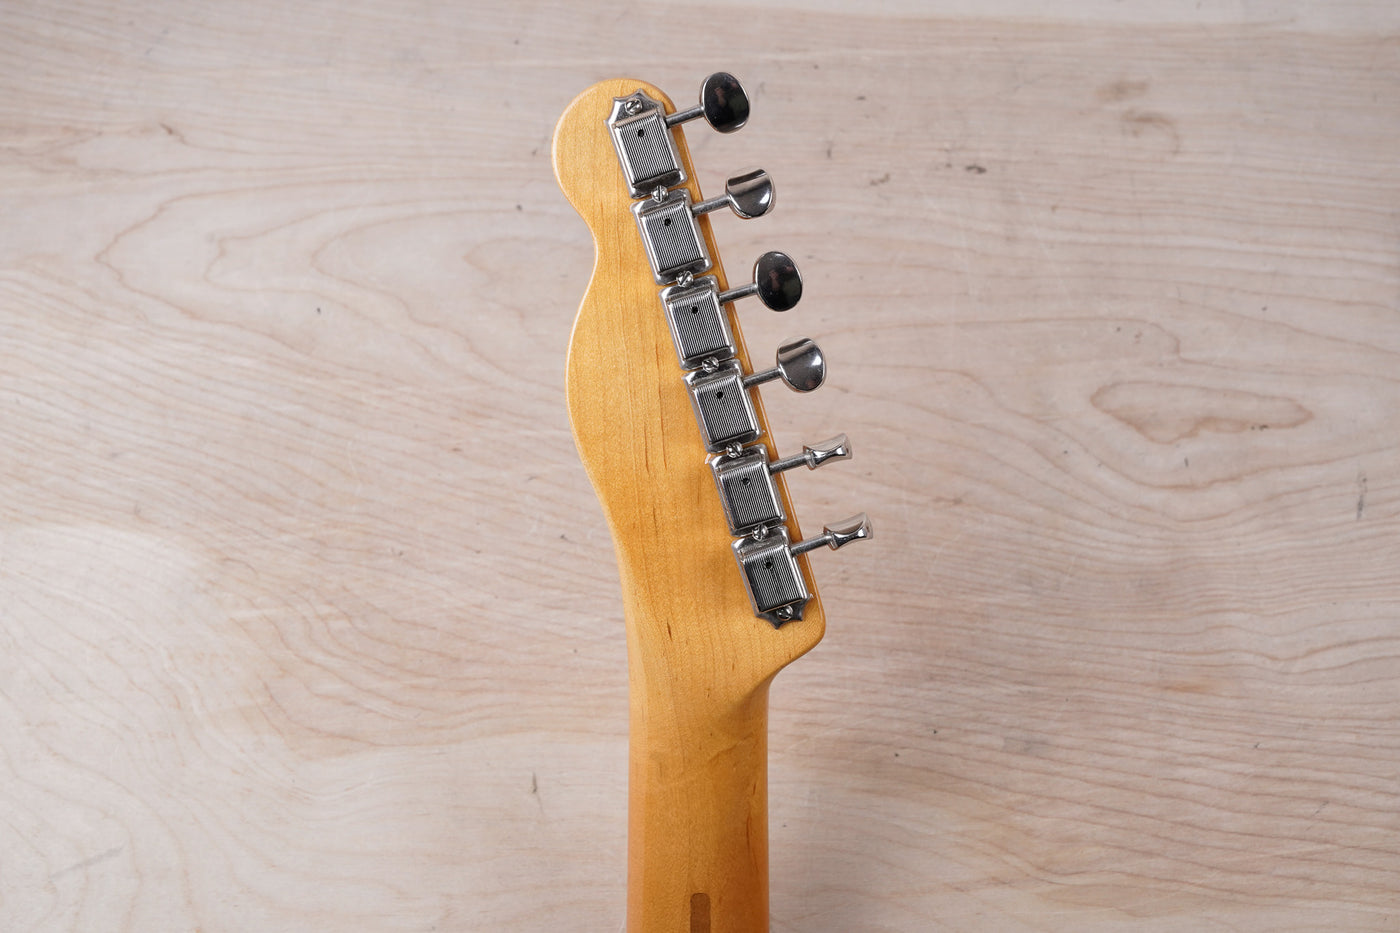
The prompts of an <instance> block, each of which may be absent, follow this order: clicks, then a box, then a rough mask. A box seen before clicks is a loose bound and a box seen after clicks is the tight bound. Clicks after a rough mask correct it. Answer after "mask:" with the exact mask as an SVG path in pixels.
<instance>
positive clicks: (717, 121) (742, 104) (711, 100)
mask: <svg viewBox="0 0 1400 933" xmlns="http://www.w3.org/2000/svg"><path fill="white" fill-rule="evenodd" d="M700 106H702V107H704V108H705V122H707V123H709V124H710V126H713V127H714V128H715V129H717V130H719V131H720V132H721V133H732V132H734V131H735V130H737V129H740V128H742V127H743V125H744V124H745V123H747V122H748V120H749V95H747V94H745V93H744V86H743V85H742V84H740V83H739V79H738V78H736V77H734V76H733V75H732V74H729V73H728V72H725V71H717V72H715V73H714V74H712V75H710V76H709V77H708V78H706V79H705V83H704V84H702V85H701V86H700Z"/></svg>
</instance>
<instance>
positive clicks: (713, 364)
mask: <svg viewBox="0 0 1400 933" xmlns="http://www.w3.org/2000/svg"><path fill="white" fill-rule="evenodd" d="M773 379H781V380H782V381H783V382H785V383H787V385H788V388H790V389H792V390H793V391H795V392H811V391H812V390H813V389H816V388H818V387H819V386H820V385H821V384H822V382H823V381H825V379H826V361H825V360H824V359H823V358H822V351H821V348H820V347H818V346H817V344H816V342H815V341H813V340H809V339H808V338H806V337H801V338H799V339H797V340H793V341H791V342H789V343H785V344H783V345H782V346H781V347H779V348H778V353H777V365H776V366H774V367H773V368H772V369H766V370H763V371H762V372H757V373H750V374H749V375H747V376H746V375H744V373H743V370H741V369H740V368H739V363H738V361H737V360H724V361H722V362H721V361H715V360H707V361H706V365H705V366H704V368H702V369H700V370H699V371H697V372H693V373H691V374H689V375H688V376H686V385H687V387H688V388H689V389H690V402H691V405H692V406H693V407H694V408H695V417H696V420H697V421H698V422H699V423H700V433H701V435H702V438H701V439H702V440H703V441H704V443H705V449H706V450H708V451H709V452H710V453H718V452H719V451H721V450H724V449H725V448H726V447H729V446H731V445H734V444H747V443H749V442H750V441H754V440H757V439H758V436H759V434H761V433H762V431H761V429H760V428H759V425H758V415H757V414H756V413H755V412H754V407H753V399H751V398H749V393H748V390H749V389H750V388H752V387H753V386H756V385H760V384H762V383H764V382H768V381H770V380H773Z"/></svg>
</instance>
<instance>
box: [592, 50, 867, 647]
mask: <svg viewBox="0 0 1400 933" xmlns="http://www.w3.org/2000/svg"><path fill="white" fill-rule="evenodd" d="M700 117H703V118H704V119H705V121H706V122H708V123H709V124H710V126H712V127H713V128H714V129H716V130H718V131H719V132H721V133H732V132H734V131H735V130H737V129H739V128H740V127H742V126H743V125H744V124H745V122H746V121H747V120H748V117H749V98H748V95H747V94H746V93H745V92H744V89H743V87H742V86H741V85H740V84H739V82H738V80H737V79H735V78H734V76H733V75H730V74H727V73H725V72H716V73H715V74H712V75H710V76H709V77H708V78H706V79H705V81H704V83H703V84H702V86H701V88H700V103H699V105H698V106H695V107H690V108H688V109H686V110H678V111H676V112H673V113H670V114H667V113H666V112H665V106H664V105H663V104H662V103H661V102H660V101H658V100H656V99H654V98H652V97H650V96H648V95H647V94H646V93H645V92H643V91H641V90H638V91H635V92H633V93H632V94H629V95H627V96H626V97H619V98H614V100H613V107H612V112H611V114H610V115H609V116H608V119H607V124H608V130H609V133H610V134H611V136H612V141H613V146H614V147H615V148H616V149H617V155H618V162H619V164H620V165H621V168H622V173H623V176H624V179H625V181H626V184H627V190H628V192H629V193H630V194H631V196H632V198H633V199H634V200H635V201H636V203H634V204H633V205H632V212H633V215H634V216H635V218H636V221H637V229H638V231H639V232H640V234H641V238H642V244H643V247H644V248H645V250H646V254H647V260H648V262H649V263H650V264H651V270H652V276H653V277H654V278H655V280H656V283H657V284H658V285H664V286H667V287H666V288H663V289H662V290H661V303H662V306H663V307H664V309H665V313H666V319H667V323H668V324H669V325H670V329H671V336H672V337H673V338H674V341H675V346H676V355H677V357H678V358H679V360H680V365H681V369H683V370H687V371H688V372H686V374H685V376H684V379H685V383H686V388H687V391H688V392H689V395H690V401H691V405H692V407H693V408H694V409H695V418H696V421H697V423H698V424H699V427H700V433H701V440H702V442H703V443H704V446H705V449H706V450H707V451H709V452H710V454H711V455H712V456H711V457H710V460H709V464H710V468H711V471H712V472H713V474H714V479H715V486H716V488H717V489H718V491H719V498H720V503H721V505H722V506H723V509H724V514H725V521H726V522H727V524H728V527H729V531H730V534H732V535H734V536H736V537H738V538H739V540H737V541H735V542H734V543H733V545H732V547H733V550H734V556H735V559H736V560H737V561H738V564H739V569H740V571H741V574H742V576H743V578H744V586H745V588H746V589H747V591H748V594H749V598H750V600H752V602H753V609H754V614H755V615H757V616H759V617H761V618H764V619H767V620H768V621H769V622H771V623H772V624H773V625H774V626H775V627H776V626H781V625H783V624H784V623H787V622H790V621H793V620H797V619H801V618H802V615H803V612H804V610H805V608H806V606H807V603H808V602H809V601H810V600H811V595H810V593H809V592H808V589H807V584H806V580H805V579H804V577H803V574H802V571H801V568H800V567H799V566H798V563H797V557H798V556H799V555H801V554H805V553H807V552H808V551H812V550H815V549H816V548H819V547H822V546H823V545H825V546H827V547H830V548H832V549H833V550H835V549H837V548H841V547H844V546H845V545H847V544H849V543H850V542H852V541H856V540H859V539H861V538H869V537H871V528H870V520H869V519H868V518H866V516H865V515H864V514H861V515H857V516H855V517H854V518H851V519H848V520H846V521H844V522H838V523H836V524H834V525H828V526H827V527H826V528H824V529H823V530H822V533H821V534H820V535H817V536H816V537H813V538H808V539H806V540H804V541H798V542H797V543H793V542H792V540H791V538H790V537H789V532H788V529H787V527H786V525H785V522H786V521H787V516H786V514H785V513H784V508H783V502H782V498H781V496H779V494H778V488H777V484H776V482H775V481H774V479H773V477H774V476H775V475H777V474H778V473H781V472H783V471H784V470H791V469H794V468H796V467H798V466H806V467H807V468H808V469H813V470H814V469H816V468H817V467H819V466H821V465H822V464H824V463H826V462H828V461H831V460H845V459H848V458H849V457H850V456H851V449H850V443H849V441H847V439H846V435H844V434H839V435H837V436H836V437H833V438H831V439H829V440H826V441H822V442H821V443H819V444H814V445H811V446H807V447H803V448H802V452H801V453H800V454H794V455H792V456H789V457H783V458H781V459H775V460H771V461H770V460H769V459H768V448H767V447H765V446H764V445H763V444H761V443H756V441H757V440H758V439H759V437H760V436H761V434H762V433H763V430H762V427H761V426H760V425H759V423H758V415H757V413H756V411H755V409H754V401H753V398H752V396H750V394H749V389H750V388H752V387H754V386H757V385H761V384H763V383H765V382H769V381H771V380H774V379H781V380H782V381H783V382H785V383H787V385H788V387H789V388H791V389H793V390H794V391H797V392H810V391H812V390H813V389H816V388H818V387H819V386H821V384H822V383H823V382H824V381H825V379H826V360H825V358H824V356H823V355H822V352H821V349H820V348H819V347H818V346H817V345H816V343H814V342H813V341H811V340H809V339H807V338H805V337H803V338H799V339H797V340H792V341H789V342H788V343H785V344H783V345H782V346H781V347H779V348H778V352H777V356H776V365H775V366H774V368H772V369H766V370H763V371H761V372H755V373H750V374H748V375H745V374H744V372H743V370H742V368H741V366H740V364H739V362H738V360H737V359H735V357H736V356H737V355H738V345H737V341H736V340H735V337H734V333H733V330H732V329H731V323H730V320H729V316H728V312H726V310H725V307H724V306H725V305H727V304H730V303H732V302H735V301H738V300H740V299H742V298H747V297H749V296H750V295H757V296H758V298H759V300H760V301H762V302H763V304H764V305H765V306H767V307H768V308H770V309H772V310H774V311H788V310H790V309H791V308H793V307H794V306H795V305H796V304H797V303H798V301H799V300H800V299H801V297H802V276H801V275H800V274H799V273H798V271H797V265H796V263H794V262H793V261H792V259H791V258H790V257H789V256H787V255H785V254H784V253H779V252H768V253H764V254H763V255H762V256H760V257H759V259H758V261H757V262H756V263H754V268H753V281H752V282H749V283H746V284H744V285H739V286H737V287H734V288H729V289H725V290H723V291H721V290H720V287H719V280H718V278H717V277H716V276H714V275H704V273H705V272H706V271H708V270H709V269H710V268H711V266H712V265H713V263H712V261H711V258H710V254H709V249H708V246H707V244H706V241H705V236H704V234H703V233H702V232H701V230H700V225H699V223H698V220H697V218H698V217H699V216H700V215H702V214H708V213H710V212H711V211H715V210H718V209H720V208H721V207H728V208H729V209H730V210H732V211H734V213H735V214H736V215H738V216H739V217H741V218H744V219H751V218H754V217H762V216H764V215H765V214H768V213H770V212H771V211H772V210H773V205H774V197H775V195H774V189H773V181H772V179H770V178H769V177H768V174H767V173H766V172H764V171H763V170H761V169H755V170H753V171H751V172H745V173H744V174H741V175H736V176H734V177H732V178H730V179H729V180H728V182H726V183H725V186H724V193H723V194H721V195H718V196H716V197H713V198H707V199H705V200H702V201H698V202H696V201H695V200H694V199H693V198H692V195H691V193H690V191H689V190H688V189H687V188H686V187H681V186H684V185H685V183H686V182H687V176H686V172H685V170H684V168H682V166H681V159H680V155H679V150H678V148H677V143H676V138H675V134H673V133H672V129H673V128H674V127H676V126H679V125H680V124H682V123H685V122H687V121H689V120H694V119H697V118H700ZM745 445H749V446H745Z"/></svg>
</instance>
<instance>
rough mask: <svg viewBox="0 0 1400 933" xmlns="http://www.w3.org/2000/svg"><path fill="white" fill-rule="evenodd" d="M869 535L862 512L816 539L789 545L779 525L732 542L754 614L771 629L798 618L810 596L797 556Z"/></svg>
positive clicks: (840, 545)
mask: <svg viewBox="0 0 1400 933" xmlns="http://www.w3.org/2000/svg"><path fill="white" fill-rule="evenodd" d="M872 536H873V529H872V528H871V525H870V519H868V518H866V516H865V514H864V513H861V514H860V515H857V516H855V517H853V518H849V519H847V520H846V521H844V522H838V523H837V524H835V525H828V526H827V527H826V528H824V529H823V530H822V533H821V534H820V535H818V536H817V537H815V538H809V539H807V540H806V541H799V542H798V543H797V544H792V543H790V542H791V539H790V538H789V537H788V532H787V528H785V527H783V526H782V525H779V526H777V527H776V528H773V529H771V530H770V532H769V533H768V534H766V535H764V536H763V537H762V538H759V537H758V536H757V535H752V536H750V537H748V538H741V539H740V540H738V541H735V542H734V545H733V547H734V559H735V560H736V561H737V562H738V564H739V570H740V573H741V574H742V576H743V578H744V586H745V587H746V588H747V589H748V591H749V599H750V600H751V601H752V603H753V611H754V615H757V616H760V617H762V618H764V619H767V620H768V621H769V622H772V623H773V625H774V626H781V625H782V624H783V623H785V622H791V621H793V620H795V619H801V618H802V612H803V610H804V609H805V608H806V606H807V602H808V601H809V600H810V599H811V596H810V594H809V593H808V592H807V584H806V582H805V581H804V580H803V579H802V571H801V570H800V569H799V568H798V566H797V560H796V557H797V555H799V554H805V553H806V552H808V551H810V550H813V549H815V548H819V547H821V546H822V545H823V544H825V545H827V546H828V547H830V548H832V549H833V550H834V549H836V548H840V547H844V546H845V545H847V544H850V543H851V542H852V541H857V540H860V539H863V538H870V537H872Z"/></svg>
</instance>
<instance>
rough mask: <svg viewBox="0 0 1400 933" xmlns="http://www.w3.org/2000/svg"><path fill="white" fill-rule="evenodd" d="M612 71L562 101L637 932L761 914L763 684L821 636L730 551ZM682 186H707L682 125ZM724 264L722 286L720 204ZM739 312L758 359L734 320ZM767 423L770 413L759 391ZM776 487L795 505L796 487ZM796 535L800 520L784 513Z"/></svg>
mask: <svg viewBox="0 0 1400 933" xmlns="http://www.w3.org/2000/svg"><path fill="white" fill-rule="evenodd" d="M638 88H641V89H643V90H645V91H646V92H647V93H648V94H649V95H651V96H652V97H655V98H656V99H658V100H661V101H664V102H665V103H666V106H667V107H668V109H674V108H673V107H671V104H670V101H669V99H667V98H666V96H665V95H664V94H662V93H661V92H660V91H659V90H658V89H656V88H655V87H652V86H650V85H647V84H645V83H643V82H640V81H634V80H613V81H605V82H602V83H600V84H597V85H594V86H593V87H592V88H590V89H589V90H587V91H585V92H584V93H583V94H581V95H580V96H579V97H578V98H577V99H576V100H575V101H574V102H573V103H572V104H571V105H570V106H569V108H568V110H567V111H565V113H564V115H563V117H561V118H560V121H559V125H558V128H557V129H556V131H555V138H554V167H555V173H556V175H557V176H558V178H559V183H560V185H561V187H562V188H563V189H564V192H565V194H566V195H567V196H568V198H569V200H570V202H571V203H572V204H573V205H574V207H575V208H576V209H577V210H578V211H579V213H580V214H581V215H582V216H583V219H584V221H585V222H586V223H587V224H588V227H589V230H590V231H591V232H592V234H593V238H594V241H595V245H596V247H597V262H596V265H595V267H594V270H593V278H592V280H591V282H590V283H589V286H588V290H587V292H586V293H585V295H584V299H583V303H582V305H581V307H580V308H579V314H578V318H577V320H576V321H575V323H574V332H573V336H572V339H571V341H570V346H569V361H568V377H567V384H568V402H569V414H570V418H571V419H572V423H573V429H574V437H575V440H576V441H577V443H578V448H579V454H580V456H581V458H582V459H583V463H584V466H585V468H586V469H587V471H588V475H589V478H590V479H591V480H592V482H593V486H594V489H595V490H596V492H597V494H598V498H599V501H600V502H601V504H602V506H603V512H604V514H605V516H606V518H607V521H608V525H609V527H610V528H611V530H612V534H613V542H614V545H615V547H616V550H617V561H618V570H619V573H620V575H621V579H622V597H623V609H624V618H625V621H626V630H627V648H628V672H629V685H630V696H631V717H632V718H631V767H630V781H631V786H630V807H629V810H630V818H629V823H628V830H629V831H628V897H627V900H628V910H627V915H628V926H629V929H631V930H632V931H634V933H637V931H652V930H657V931H661V930H664V931H675V930H708V929H713V930H716V931H718V930H725V931H731V930H732V931H749V930H766V929H767V925H768V841H767V840H768V825H767V696H768V684H769V682H770V680H771V679H772V677H773V675H774V674H776V673H777V672H778V671H779V670H781V669H782V668H783V666H785V665H786V664H788V663H789V662H791V661H792V660H793V659H795V658H797V657H799V656H800V655H802V654H803V653H805V652H806V651H808V650H810V649H811V647H812V646H813V645H815V644H816V643H817V642H818V641H819V640H820V639H821V637H822V634H823V632H824V630H825V617H824V615H823V613H822V607H821V601H820V599H819V598H818V597H817V590H816V587H815V586H814V585H813V582H812V578H811V574H810V572H808V568H807V565H806V560H805V558H799V563H800V564H801V566H802V569H803V573H804V574H805V575H806V577H807V585H808V588H809V589H810V590H811V592H812V596H813V598H812V602H811V603H810V604H809V605H808V607H807V610H806V614H805V618H804V619H803V620H802V621H800V622H795V623H790V624H788V625H786V626H783V627H782V628H781V629H774V628H773V627H772V626H771V625H769V624H768V623H767V622H764V621H762V620H760V619H756V618H755V617H754V615H753V611H752V609H751V608H750V604H749V600H748V596H747V594H746V593H745V591H744V587H743V583H742V581H741V580H740V577H739V572H738V569H737V567H736V566H735V562H734V558H733V555H732V553H731V551H730V546H729V545H730V541H731V540H732V539H731V538H730V536H729V533H728V529H727V528H726V526H725V522H724V518H723V513H722V510H721V508H720V503H719V498H718V495H717V493H716V491H715V488H714V483H713V480H712V478H711V475H710V471H709V469H708V468H707V466H706V463H705V457H706V454H705V450H704V447H703V445H702V443H701V440H700V433H699V429H698V428H697V426H696V424H695V419H694V415H693V413H692V411H691V407H690V401H689V398H688V396H687V393H686V390H685V385H684V382H683V381H682V374H681V371H680V368H679V366H678V364H677V362H676V354H675V351H674V349H673V346H672V343H671V336H670V333H669V331H668V329H667V326H666V322H665V316H664V313H663V311H662V307H661V303H660V300H659V298H658V290H659V289H658V286H657V285H656V283H655V282H654V281H653V279H652V276H651V271H650V268H649V266H648V264H647V259H646V255H645V253H644V251H643V248H642V243H641V239H640V237H639V236H638V233H637V229H636V225H635V222H634V220H633V218H632V215H631V212H630V207H631V205H632V199H631V198H630V197H629V195H628V194H627V191H626V189H625V187H624V185H623V180H622V175H621V172H620V170H619V168H618V164H617V156H616V153H615V151H614V149H613V146H612V142H611V140H610V138H609V136H608V132H607V128H606V125H605V120H606V118H607V115H608V113H609V110H610V108H611V106H612V101H613V98H615V97H622V96H625V95H627V94H630V93H632V92H633V91H635V90H637V89H638ZM676 137H677V145H678V149H679V150H680V154H681V161H682V164H683V165H684V166H685V169H686V173H687V175H688V176H689V177H690V178H691V181H690V182H689V183H688V185H687V187H688V188H689V190H690V192H691V194H692V196H693V197H695V199H696V200H699V199H700V197H701V195H700V191H699V188H698V185H697V184H696V183H695V181H694V176H695V173H694V169H693V167H692V166H691V164H690V155H689V151H688V150H687V148H686V145H685V139H684V135H683V134H682V133H681V132H679V131H677V132H676ZM700 227H701V230H702V232H703V234H704V236H705V239H706V242H707V245H708V247H709V250H710V254H711V256H713V257H714V258H715V268H714V270H713V274H714V275H716V276H717V277H718V278H719V280H720V285H721V287H722V288H723V287H727V283H726V281H725V278H724V270H723V268H722V267H721V265H720V262H719V258H718V257H719V251H718V250H717V249H716V247H715V243H714V240H713V239H712V237H711V232H710V227H709V221H708V220H707V219H706V218H703V217H702V218H701V219H700ZM730 322H731V324H732V325H733V327H734V333H735V337H736V338H737V340H738V346H739V348H740V351H739V358H740V360H741V361H742V362H743V364H744V366H745V369H746V370H748V369H750V367H749V363H748V355H747V352H746V351H745V350H744V344H743V337H742V334H740V332H739V327H738V322H737V320H735V319H734V316H733V315H732V313H731V318H730ZM755 404H756V407H757V408H758V413H759V420H760V424H766V422H765V420H764V416H763V411H762V403H761V400H760V399H758V398H757V393H755ZM778 487H779V491H780V493H781V495H782V497H783V500H784V504H785V507H786V510H787V513H788V514H789V515H792V514H793V512H792V508H791V505H790V504H789V503H788V502H787V491H786V488H785V487H784V486H783V484H782V481H781V477H778ZM788 525H789V529H790V531H791V533H792V534H793V536H794V540H796V539H799V538H800V537H801V533H800V531H799V530H798V528H797V523H796V522H795V521H792V520H790V521H789V523H788Z"/></svg>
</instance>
